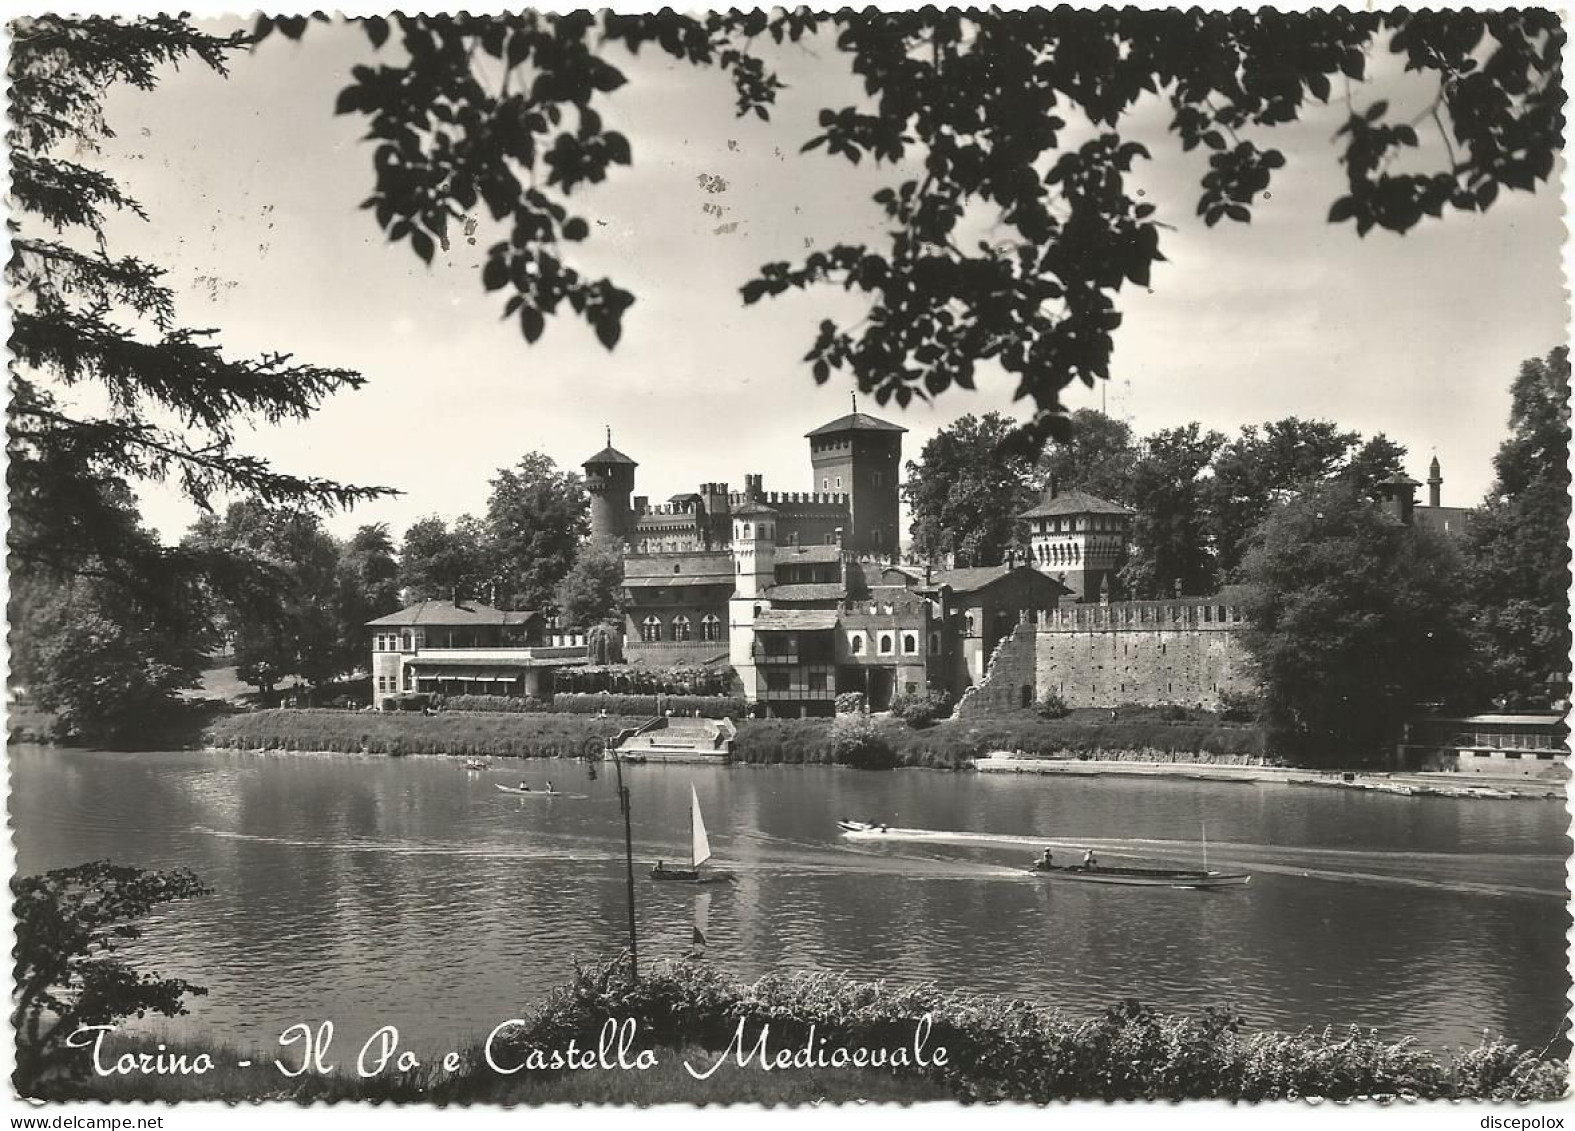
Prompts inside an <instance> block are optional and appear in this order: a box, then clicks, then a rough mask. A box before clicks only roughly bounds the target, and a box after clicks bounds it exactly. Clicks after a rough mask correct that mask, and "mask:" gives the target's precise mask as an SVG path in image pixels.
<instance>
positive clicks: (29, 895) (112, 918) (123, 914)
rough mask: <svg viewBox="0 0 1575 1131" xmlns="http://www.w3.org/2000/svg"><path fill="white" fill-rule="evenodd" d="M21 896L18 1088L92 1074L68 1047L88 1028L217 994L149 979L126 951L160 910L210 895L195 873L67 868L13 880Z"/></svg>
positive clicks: (17, 907) (14, 1018)
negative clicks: (71, 1039) (123, 949)
mask: <svg viewBox="0 0 1575 1131" xmlns="http://www.w3.org/2000/svg"><path fill="white" fill-rule="evenodd" d="M11 891H12V893H13V894H14V895H15V896H16V901H15V903H14V904H13V905H12V909H13V911H14V913H15V915H16V947H15V949H14V950H13V951H12V956H13V957H14V958H15V960H16V965H15V967H14V974H15V979H16V995H15V998H14V1001H15V1006H14V1008H13V1009H12V1011H11V1027H12V1029H13V1031H14V1032H15V1033H16V1035H17V1044H16V1073H15V1075H14V1076H13V1077H12V1082H13V1083H14V1084H15V1085H16V1088H17V1091H18V1092H20V1093H21V1094H23V1095H33V1094H36V1090H37V1088H38V1086H39V1085H40V1084H41V1083H43V1082H44V1080H45V1078H46V1077H47V1076H50V1075H53V1074H55V1073H62V1074H64V1075H65V1076H66V1077H67V1078H68V1079H71V1078H76V1077H79V1076H83V1075H86V1074H87V1071H88V1061H87V1058H86V1055H85V1053H84V1052H83V1051H82V1050H81V1049H80V1048H78V1049H73V1048H71V1047H69V1046H68V1045H67V1044H66V1043H65V1042H66V1040H67V1038H69V1037H70V1036H71V1034H73V1033H75V1032H76V1031H77V1030H78V1029H79V1028H80V1027H82V1026H86V1025H112V1024H114V1023H115V1022H117V1021H119V1020H121V1019H123V1018H127V1017H142V1016H144V1015H146V1014H148V1013H157V1014H161V1015H163V1016H165V1017H177V1016H179V1015H181V1014H183V1013H185V1012H186V1010H185V1007H184V1005H183V1004H182V1002H183V999H184V998H185V997H186V995H187V994H194V995H202V994H206V993H207V992H208V991H207V990H205V989H204V988H203V987H201V986H197V985H193V984H192V983H190V982H188V981H186V980H185V979H182V978H161V977H159V976H158V975H157V974H141V973H138V972H137V971H136V970H135V969H133V968H132V967H131V966H130V965H129V964H128V963H127V962H126V961H125V960H124V959H122V958H119V957H117V955H116V953H115V952H116V951H117V950H118V949H119V948H121V947H122V946H124V945H126V944H128V943H135V942H136V941H137V939H139V938H141V937H142V928H141V927H140V926H138V925H137V921H138V920H140V919H144V918H146V917H147V915H148V914H149V913H150V912H151V911H153V910H154V909H155V908H158V907H162V906H163V905H165V904H167V903H174V902H177V901H179V900H183V899H193V898H196V897H197V896H201V895H207V894H208V889H207V888H205V887H203V885H202V884H201V883H200V882H199V881H198V879H197V877H196V876H195V875H193V874H192V873H191V872H189V871H186V870H185V869H180V870H177V871H173V872H147V871H143V870H142V869H140V868H128V867H123V866H118V865H114V864H111V863H109V861H107V860H99V861H94V862H92V863H89V864H78V865H76V866H75V867H71V868H57V869H55V870H54V871H52V872H45V873H44V874H43V875H39V876H21V877H18V878H16V879H14V880H12V882H11Z"/></svg>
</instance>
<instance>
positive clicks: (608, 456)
mask: <svg viewBox="0 0 1575 1131" xmlns="http://www.w3.org/2000/svg"><path fill="white" fill-rule="evenodd" d="M593 463H626V464H628V465H629V466H630V467H639V466H640V465H639V464H637V463H635V462H634V460H632V459H630V458H629V457H628V456H626V455H624V454H623V453H622V452H620V451H619V450H618V449H617V448H615V447H613V446H612V445H611V444H608V445H607V446H606V447H605V448H603V449H602V450H601V451H599V452H597V453H596V454H595V455H593V456H592V457H591V458H590V459H588V460H586V461H585V462H584V463H582V464H580V466H581V467H589V466H590V465H591V464H593Z"/></svg>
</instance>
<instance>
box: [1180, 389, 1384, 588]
mask: <svg viewBox="0 0 1575 1131" xmlns="http://www.w3.org/2000/svg"><path fill="white" fill-rule="evenodd" d="M1360 442H1361V436H1359V435H1358V434H1357V433H1355V432H1343V431H1341V430H1340V429H1339V427H1338V426H1337V425H1335V424H1332V423H1330V422H1329V421H1327V420H1301V419H1298V418H1297V417H1294V416H1288V417H1286V418H1285V419H1284V420H1275V421H1270V422H1269V423H1267V424H1264V425H1263V426H1262V427H1261V428H1260V427H1259V426H1257V425H1247V426H1246V427H1244V428H1243V429H1242V430H1241V435H1239V436H1237V437H1236V438H1235V439H1234V440H1231V441H1230V442H1229V443H1227V444H1226V445H1225V446H1224V447H1222V448H1221V449H1220V451H1219V453H1218V454H1217V455H1216V456H1215V457H1214V474H1213V477H1212V478H1211V479H1210V480H1209V485H1208V507H1209V516H1210V522H1209V526H1210V531H1209V532H1210V535H1211V537H1212V538H1213V541H1214V550H1215V553H1216V555H1217V559H1218V563H1219V570H1220V573H1221V574H1222V575H1225V576H1227V577H1228V576H1230V575H1232V574H1233V573H1234V572H1235V570H1236V567H1237V565H1238V564H1239V563H1240V561H1241V559H1242V556H1243V555H1244V554H1245V553H1246V552H1247V540H1248V538H1249V537H1250V536H1251V535H1252V532H1253V530H1254V529H1255V528H1256V527H1257V526H1258V524H1259V523H1261V522H1262V521H1263V520H1264V519H1265V518H1266V517H1267V516H1268V514H1269V511H1270V510H1271V509H1272V508H1273V507H1274V506H1275V505H1276V504H1279V503H1283V502H1285V501H1287V500H1288V499H1290V498H1291V497H1292V496H1293V495H1294V494H1295V493H1296V492H1298V491H1300V490H1302V489H1303V488H1305V487H1307V486H1308V485H1310V484H1313V483H1318V482H1321V481H1323V480H1325V479H1328V478H1330V477H1331V476H1333V475H1335V474H1336V473H1338V472H1339V471H1341V470H1342V469H1343V468H1344V467H1345V466H1346V461H1347V460H1348V458H1349V456H1350V453H1351V451H1352V450H1353V449H1354V448H1355V447H1356V445H1357V444H1358V443H1360Z"/></svg>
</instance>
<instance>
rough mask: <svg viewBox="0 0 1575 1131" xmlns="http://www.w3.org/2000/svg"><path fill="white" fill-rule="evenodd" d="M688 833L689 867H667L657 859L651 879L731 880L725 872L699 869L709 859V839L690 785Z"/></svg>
mask: <svg viewBox="0 0 1575 1131" xmlns="http://www.w3.org/2000/svg"><path fill="white" fill-rule="evenodd" d="M689 834H690V864H689V867H687V868H669V867H668V866H667V862H666V861H665V860H658V861H657V862H656V867H654V868H652V869H651V879H653V880H677V881H680V882H682V883H687V884H714V883H720V882H722V881H726V880H731V879H732V878H733V877H732V876H731V875H729V874H728V873H726V872H714V871H713V872H702V871H701V870H700V867H701V865H703V864H704V863H705V862H706V861H707V860H709V859H711V840H710V838H709V837H707V836H706V835H705V820H704V819H703V818H702V817H701V816H700V795H699V794H698V793H696V792H695V787H694V786H692V785H691V786H690V787H689Z"/></svg>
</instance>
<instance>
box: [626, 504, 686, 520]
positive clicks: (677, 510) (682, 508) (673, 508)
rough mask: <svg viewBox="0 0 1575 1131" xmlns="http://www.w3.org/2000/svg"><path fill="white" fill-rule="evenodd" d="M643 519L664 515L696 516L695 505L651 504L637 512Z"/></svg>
mask: <svg viewBox="0 0 1575 1131" xmlns="http://www.w3.org/2000/svg"><path fill="white" fill-rule="evenodd" d="M635 513H636V514H637V515H638V516H639V517H641V518H656V517H660V516H664V515H674V514H694V513H695V504H694V503H693V502H688V503H651V504H649V505H647V506H643V507H641V508H640V509H639V510H638V511H636V512H635Z"/></svg>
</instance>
